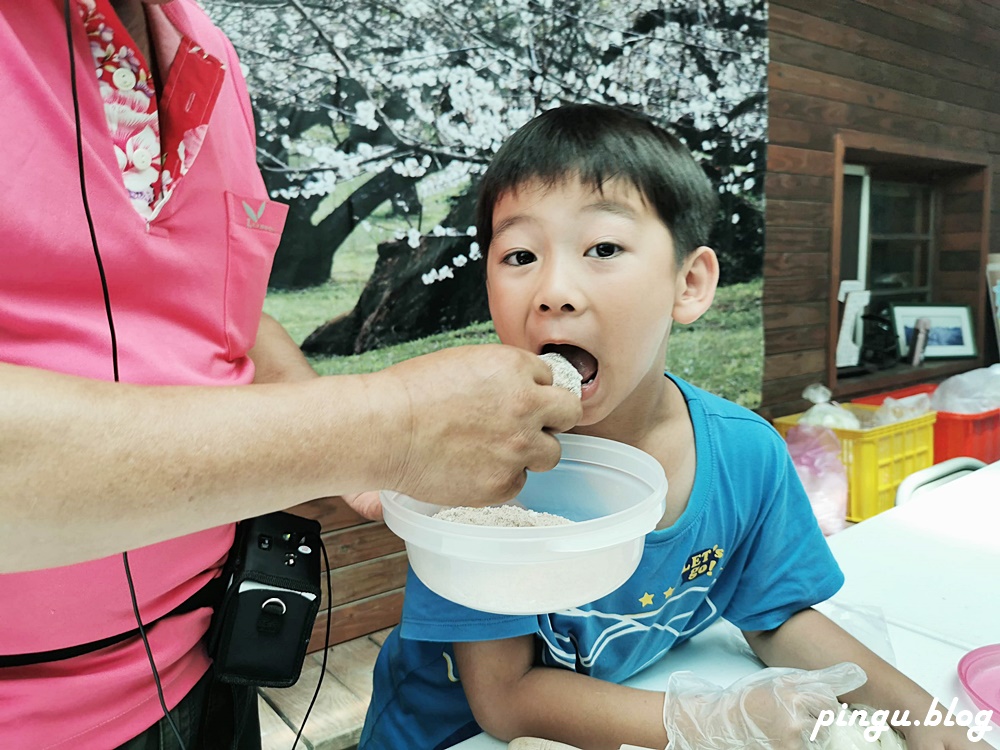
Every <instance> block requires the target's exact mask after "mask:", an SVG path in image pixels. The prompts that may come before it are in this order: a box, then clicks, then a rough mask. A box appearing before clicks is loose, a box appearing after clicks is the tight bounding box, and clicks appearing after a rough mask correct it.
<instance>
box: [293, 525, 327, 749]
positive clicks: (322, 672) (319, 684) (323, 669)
mask: <svg viewBox="0 0 1000 750" xmlns="http://www.w3.org/2000/svg"><path fill="white" fill-rule="evenodd" d="M319 547H320V549H321V550H323V562H324V563H325V564H326V638H325V639H324V640H323V664H322V666H321V667H320V670H319V680H318V681H317V682H316V690H315V692H313V697H312V700H311V701H309V708H307V709H306V715H305V716H303V717H302V723H301V724H300V725H299V731H298V734H296V735H295V742H293V743H292V750H295V746H296V745H298V744H299V737H301V736H302V730H303V729H305V728H306V721H308V720H309V712H310V711H312V709H313V705H314V704H315V703H316V698H318V697H319V689H320V687H322V685H323V675H325V674H326V657H327V655H328V654H329V653H330V620H331V619H333V618H332V617H331V615H332V614H333V584H332V583H330V558H329V557H327V554H326V544H324V543H323V538H322V537H320V539H319Z"/></svg>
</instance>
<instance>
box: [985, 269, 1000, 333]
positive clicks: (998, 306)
mask: <svg viewBox="0 0 1000 750" xmlns="http://www.w3.org/2000/svg"><path fill="white" fill-rule="evenodd" d="M986 296H987V297H989V299H990V312H991V313H992V314H993V333H994V334H995V335H996V338H997V348H1000V254H998V255H993V254H991V255H990V256H989V261H988V262H987V264H986Z"/></svg>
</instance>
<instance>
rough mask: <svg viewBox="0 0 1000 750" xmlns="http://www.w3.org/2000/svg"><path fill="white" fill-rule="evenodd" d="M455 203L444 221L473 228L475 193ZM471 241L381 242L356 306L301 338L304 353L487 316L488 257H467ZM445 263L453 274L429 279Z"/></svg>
mask: <svg viewBox="0 0 1000 750" xmlns="http://www.w3.org/2000/svg"><path fill="white" fill-rule="evenodd" d="M456 201H457V202H456V204H455V206H454V207H453V208H452V210H451V211H450V212H449V215H448V218H447V219H446V220H445V221H444V222H442V223H443V224H444V225H445V226H468V225H469V224H470V222H471V218H472V209H473V205H474V201H475V195H474V192H473V191H469V192H468V193H466V194H465V195H462V196H460V197H459V198H457V199H456ZM472 242H473V238H472V237H468V236H461V237H434V236H425V237H423V238H421V241H420V245H419V246H418V247H416V248H412V247H410V245H409V244H408V243H407V241H406V240H396V241H393V242H384V243H382V244H380V245H379V247H378V261H377V262H376V264H375V270H374V271H373V272H372V276H371V278H370V279H369V280H368V284H367V285H366V286H365V288H364V290H363V291H362V292H361V296H360V298H359V299H358V303H357V305H355V307H354V309H353V310H352V311H351V312H349V313H347V314H346V315H342V316H340V317H338V318H335V319H333V320H331V321H329V322H327V323H324V324H323V325H322V326H320V327H319V328H317V329H316V330H315V331H313V332H312V333H311V334H309V336H307V337H306V340H305V341H304V342H302V351H303V352H305V353H307V354H313V355H316V354H319V355H340V356H346V355H351V354H359V353H361V352H365V351H369V350H372V349H380V348H382V347H385V346H391V345H393V344H399V343H402V342H404V341H412V340H413V339H418V338H423V337H424V336H430V335H431V334H434V333H440V332H442V331H450V330H455V329H458V328H464V327H465V326H467V325H470V324H472V323H478V322H480V321H483V320H488V319H489V306H488V304H487V302H486V286H485V284H484V281H483V273H482V263H483V260H482V259H480V260H477V261H471V260H468V257H469V251H470V247H471V244H472ZM462 258H465V259H466V261H465V262H464V263H463V261H462V260H461V259H462ZM459 264H462V265H461V266H459ZM443 266H449V267H451V268H452V270H453V272H454V276H453V277H452V278H445V279H441V280H438V281H435V282H433V283H430V284H425V283H424V280H423V277H424V275H425V274H427V273H428V272H430V271H431V270H432V269H440V268H442V267H443ZM457 266H458V267H457Z"/></svg>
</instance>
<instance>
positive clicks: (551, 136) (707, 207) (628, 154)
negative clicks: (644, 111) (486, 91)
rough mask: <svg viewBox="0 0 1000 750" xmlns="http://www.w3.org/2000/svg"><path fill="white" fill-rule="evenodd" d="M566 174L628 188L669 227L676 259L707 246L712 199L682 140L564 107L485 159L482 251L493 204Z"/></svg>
mask: <svg viewBox="0 0 1000 750" xmlns="http://www.w3.org/2000/svg"><path fill="white" fill-rule="evenodd" d="M568 177H576V178H577V179H579V180H580V182H581V183H582V184H584V185H589V186H592V187H594V189H596V190H598V191H600V190H601V189H602V188H603V186H604V184H605V183H606V182H608V181H610V180H623V181H625V182H626V183H629V184H631V185H632V186H633V187H635V188H636V190H638V191H639V192H640V194H641V195H642V196H643V198H644V199H645V200H646V201H647V202H648V203H649V205H650V206H651V208H652V209H653V210H655V211H656V213H657V215H658V216H659V217H660V220H661V221H662V222H663V223H664V224H665V225H666V227H667V229H669V230H670V234H671V236H672V238H673V240H674V247H675V251H676V255H677V262H678V264H680V263H681V262H682V261H683V260H684V258H686V257H687V255H688V254H689V253H690V252H691V251H692V250H694V249H695V248H697V247H699V246H700V245H705V244H707V243H708V235H709V232H710V231H711V229H712V224H713V222H714V221H715V218H716V214H717V212H718V206H719V197H718V195H717V193H716V191H715V189H714V188H713V186H712V183H711V181H710V180H709V179H708V177H707V176H706V175H705V172H704V170H702V168H701V167H700V166H699V165H698V163H697V162H696V161H695V160H694V157H693V156H692V155H691V152H690V151H689V150H688V149H687V148H686V147H685V146H684V144H683V143H681V142H680V141H679V140H678V139H677V138H675V137H674V136H673V135H671V134H670V133H668V132H666V131H665V130H663V129H662V128H660V127H658V126H656V125H654V124H653V123H652V122H650V121H649V120H648V119H646V118H644V117H641V116H640V115H636V114H633V113H631V112H627V111H625V110H622V109H616V108H614V107H608V106H605V105H601V104H569V105H565V106H562V107H557V108H555V109H550V110H548V111H546V112H543V113H542V114H540V115H538V116H537V117H535V118H534V119H533V120H531V121H530V122H529V123H527V124H526V125H524V126H523V127H521V128H520V129H519V130H518V131H517V132H516V133H514V135H513V136H511V138H510V139H508V140H507V141H506V142H505V143H504V144H503V146H501V148H500V150H499V151H498V152H497V154H496V156H495V157H494V158H493V161H492V162H491V163H490V166H489V169H487V171H486V174H485V175H484V176H483V180H482V183H481V184H480V188H479V201H478V204H477V206H476V239H477V241H478V242H479V247H480V248H481V249H482V252H483V254H484V255H485V254H486V252H487V250H488V249H489V245H490V242H491V241H492V239H493V208H494V206H496V203H497V201H498V200H499V199H500V197H501V196H502V195H503V194H504V193H507V192H508V191H511V190H517V189H518V188H520V187H522V186H523V185H524V184H525V183H526V182H529V181H532V180H540V181H541V182H542V183H543V184H545V185H554V184H556V183H557V182H560V181H562V180H564V179H566V178H568Z"/></svg>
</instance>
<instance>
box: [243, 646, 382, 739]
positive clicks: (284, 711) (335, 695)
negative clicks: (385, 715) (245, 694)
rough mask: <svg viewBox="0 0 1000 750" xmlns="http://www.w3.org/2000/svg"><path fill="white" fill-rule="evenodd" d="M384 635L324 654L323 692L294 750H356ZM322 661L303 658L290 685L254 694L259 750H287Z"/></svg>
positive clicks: (317, 656)
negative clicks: (256, 699) (257, 718)
mask: <svg viewBox="0 0 1000 750" xmlns="http://www.w3.org/2000/svg"><path fill="white" fill-rule="evenodd" d="M389 630H390V629H386V630H380V631H379V632H377V633H372V634H371V635H367V636H364V637H361V638H356V639H354V640H353V641H346V642H344V643H340V644H338V645H336V646H331V647H330V648H329V650H328V653H327V664H326V675H325V676H324V677H323V686H322V688H321V689H320V693H319V696H318V697H317V698H316V705H314V706H313V709H312V712H311V713H310V714H309V719H308V721H307V722H306V726H305V730H304V731H303V732H302V737H301V738H300V739H299V743H298V745H297V750H350V749H351V748H354V747H356V746H357V744H358V738H359V737H360V736H361V726H362V724H363V723H364V720H365V712H366V711H367V710H368V703H369V701H370V700H371V694H372V669H373V668H374V666H375V657H376V656H378V652H379V648H381V646H382V643H383V642H384V641H385V638H386V636H388V635H389ZM322 661H323V654H322V653H315V654H309V655H308V656H306V660H305V664H304V665H303V666H302V675H301V676H300V677H299V680H298V682H296V683H295V685H293V686H292V687H290V688H280V689H279V688H261V689H260V696H259V698H258V701H259V706H260V730H261V736H262V747H263V750H291V747H292V743H293V742H294V741H295V734H296V732H297V731H298V729H299V725H300V723H301V721H302V717H303V716H304V715H305V712H306V709H307V708H308V707H309V701H310V700H312V696H313V693H314V692H315V690H316V682H317V681H318V680H319V675H320V669H321V667H322Z"/></svg>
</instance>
